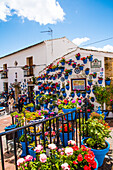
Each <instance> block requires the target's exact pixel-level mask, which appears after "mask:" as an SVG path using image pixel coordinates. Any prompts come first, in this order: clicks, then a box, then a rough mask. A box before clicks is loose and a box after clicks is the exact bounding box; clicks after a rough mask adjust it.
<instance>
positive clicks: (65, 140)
mask: <svg viewBox="0 0 113 170" xmlns="http://www.w3.org/2000/svg"><path fill="white" fill-rule="evenodd" d="M72 133H73V136H74V133H75V130H74V131H73V132H69V140H72ZM59 136H60V139H61V142H62V144H63V133H62V132H60V134H59ZM66 146H68V133H64V147H66Z"/></svg>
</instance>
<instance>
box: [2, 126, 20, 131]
mask: <svg viewBox="0 0 113 170" xmlns="http://www.w3.org/2000/svg"><path fill="white" fill-rule="evenodd" d="M16 127H17V126H16V125H10V126H7V127H5V131H8V130H11V129H15V128H16Z"/></svg>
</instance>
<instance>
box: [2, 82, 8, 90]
mask: <svg viewBox="0 0 113 170" xmlns="http://www.w3.org/2000/svg"><path fill="white" fill-rule="evenodd" d="M3 90H4V91H5V92H8V83H7V82H3Z"/></svg>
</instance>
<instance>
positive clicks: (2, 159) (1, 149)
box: [0, 136, 5, 170]
mask: <svg viewBox="0 0 113 170" xmlns="http://www.w3.org/2000/svg"><path fill="white" fill-rule="evenodd" d="M0 153H1V161H2V170H5V167H4V155H3V146H2V137H1V136H0Z"/></svg>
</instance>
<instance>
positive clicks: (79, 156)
mask: <svg viewBox="0 0 113 170" xmlns="http://www.w3.org/2000/svg"><path fill="white" fill-rule="evenodd" d="M77 160H78V161H79V162H81V161H82V160H83V157H82V155H81V154H79V155H78V157H77Z"/></svg>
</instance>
